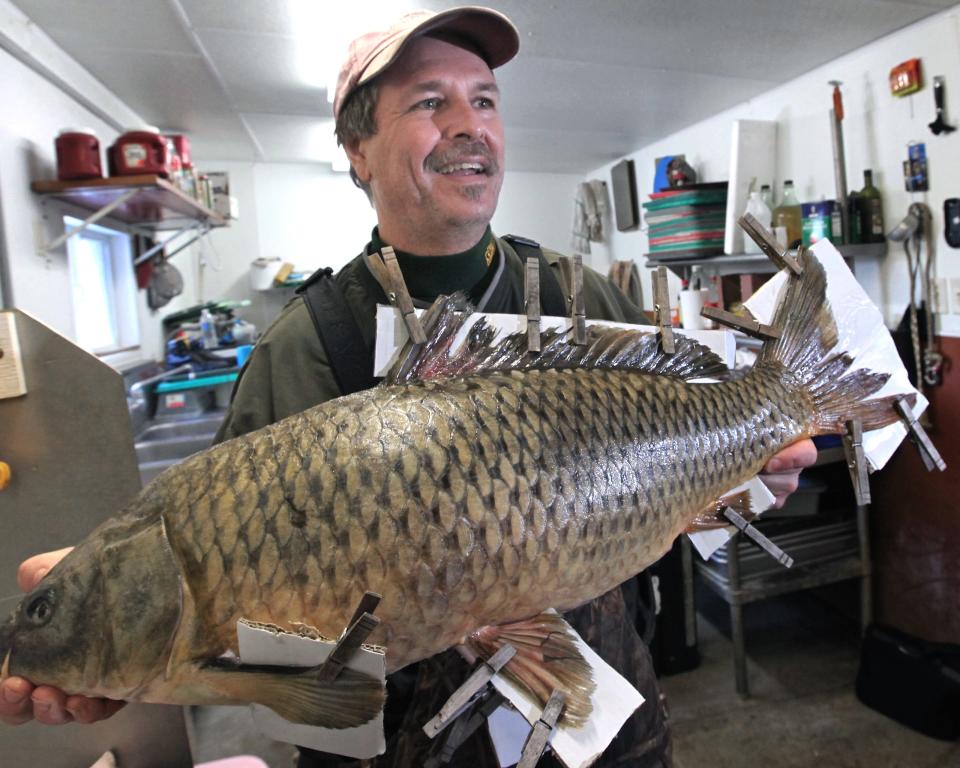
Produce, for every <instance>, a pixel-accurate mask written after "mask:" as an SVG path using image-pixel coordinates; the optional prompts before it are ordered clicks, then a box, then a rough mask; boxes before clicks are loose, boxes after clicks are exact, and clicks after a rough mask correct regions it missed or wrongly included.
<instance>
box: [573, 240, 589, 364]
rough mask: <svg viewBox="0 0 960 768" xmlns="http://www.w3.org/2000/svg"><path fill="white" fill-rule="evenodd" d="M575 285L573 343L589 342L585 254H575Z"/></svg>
mask: <svg viewBox="0 0 960 768" xmlns="http://www.w3.org/2000/svg"><path fill="white" fill-rule="evenodd" d="M572 282H573V285H572V286H571V293H570V320H571V322H572V323H573V343H574V344H576V345H578V346H583V345H585V344H586V343H587V310H586V304H585V303H584V300H583V256H581V255H580V254H579V253H575V254H574V255H573V280H572Z"/></svg>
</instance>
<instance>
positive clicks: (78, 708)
mask: <svg viewBox="0 0 960 768" xmlns="http://www.w3.org/2000/svg"><path fill="white" fill-rule="evenodd" d="M71 549H72V547H67V548H66V549H58V550H56V551H55V552H44V553H43V554H42V555H34V556H33V557H31V558H29V559H28V560H24V561H23V563H21V564H20V568H19V570H18V571H17V584H19V585H20V589H22V590H23V591H24V592H29V591H30V590H32V589H33V588H34V587H35V586H36V585H37V584H38V583H39V582H40V580H41V579H42V578H43V577H44V576H46V575H47V572H48V571H49V570H50V569H51V568H53V566H55V565H56V564H57V563H59V562H60V561H61V560H62V559H63V558H64V557H65V556H66V554H67V553H68V552H69V551H70V550H71ZM123 705H124V702H122V701H113V700H111V699H92V698H89V697H87V696H69V695H67V694H66V693H64V692H63V691H61V690H60V689H58V688H53V687H51V686H49V685H40V686H34V685H33V683H31V682H30V681H29V680H25V679H24V678H22V677H10V678H7V679H6V680H4V681H3V683H2V685H0V721H2V722H4V723H7V724H8V725H20V724H21V723H26V722H29V721H30V720H36V721H37V722H40V723H45V724H46V725H62V724H64V723H95V722H97V721H98V720H103V719H104V718H107V717H110V716H111V715H112V714H114V713H115V712H116V711H117V710H119V709H120V708H121V707H123Z"/></svg>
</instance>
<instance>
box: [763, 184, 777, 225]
mask: <svg viewBox="0 0 960 768" xmlns="http://www.w3.org/2000/svg"><path fill="white" fill-rule="evenodd" d="M760 199H761V200H763V202H764V203H766V206H767V208H769V209H770V212H771V214H772V213H773V209H774V208H775V206H774V204H773V190H772V189H771V188H770V185H769V184H764V185H763V186H762V187H760ZM767 225H768V226H769V223H768V224H767Z"/></svg>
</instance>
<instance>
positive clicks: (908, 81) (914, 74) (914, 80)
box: [890, 59, 923, 96]
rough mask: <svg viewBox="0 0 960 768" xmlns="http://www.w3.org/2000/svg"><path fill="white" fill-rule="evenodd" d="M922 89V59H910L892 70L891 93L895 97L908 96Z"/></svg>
mask: <svg viewBox="0 0 960 768" xmlns="http://www.w3.org/2000/svg"><path fill="white" fill-rule="evenodd" d="M922 87H923V80H922V79H921V77H920V59H908V60H907V61H905V62H903V63H902V64H897V66H895V67H894V68H893V69H891V70H890V93H892V94H893V95H894V96H906V95H908V94H910V93H915V92H916V91H919V90H920V89H921V88H922Z"/></svg>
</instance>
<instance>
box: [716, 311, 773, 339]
mask: <svg viewBox="0 0 960 768" xmlns="http://www.w3.org/2000/svg"><path fill="white" fill-rule="evenodd" d="M700 315H701V317H705V318H707V319H708V320H714V321H716V322H718V323H720V325H725V326H727V327H728V328H736V329H737V330H738V331H743V332H744V333H745V334H747V336H753V337H754V338H757V339H763V340H764V341H766V340H767V339H779V338H780V336H781V333H780V330H779V329H777V328H774V327H773V326H770V325H766V324H765V323H761V322H759V321H758V320H755V319H753V318H748V317H740V316H739V315H735V314H733V313H732V312H727V311H726V310H723V309H717V308H716V307H704V308H703V309H701V310H700Z"/></svg>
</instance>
